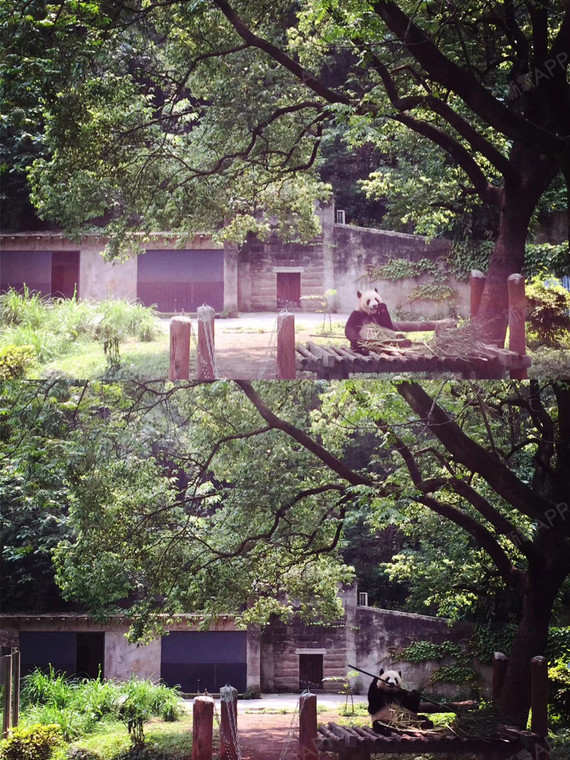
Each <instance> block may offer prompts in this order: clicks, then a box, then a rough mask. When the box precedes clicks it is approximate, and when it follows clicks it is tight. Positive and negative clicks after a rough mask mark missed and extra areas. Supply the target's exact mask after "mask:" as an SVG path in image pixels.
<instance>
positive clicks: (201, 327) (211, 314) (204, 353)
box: [197, 304, 216, 380]
mask: <svg viewBox="0 0 570 760" xmlns="http://www.w3.org/2000/svg"><path fill="white" fill-rule="evenodd" d="M197 313H198V358H197V363H198V367H197V370H198V371H197V378H198V380H214V378H215V377H216V374H215V372H214V363H215V353H214V352H215V342H214V320H215V318H216V312H215V310H214V309H212V307H211V306H207V305H206V304H203V305H202V306H198V309H197Z"/></svg>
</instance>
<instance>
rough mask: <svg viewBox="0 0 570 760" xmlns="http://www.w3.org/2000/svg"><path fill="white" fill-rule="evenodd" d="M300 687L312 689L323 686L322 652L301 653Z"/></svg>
mask: <svg viewBox="0 0 570 760" xmlns="http://www.w3.org/2000/svg"><path fill="white" fill-rule="evenodd" d="M299 688H300V689H309V690H311V691H314V690H315V689H322V688H323V655H322V654H300V655H299Z"/></svg>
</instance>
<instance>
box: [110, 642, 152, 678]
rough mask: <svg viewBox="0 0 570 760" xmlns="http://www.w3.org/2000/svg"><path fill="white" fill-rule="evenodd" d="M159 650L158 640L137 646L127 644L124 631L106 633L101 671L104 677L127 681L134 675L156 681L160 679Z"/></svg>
mask: <svg viewBox="0 0 570 760" xmlns="http://www.w3.org/2000/svg"><path fill="white" fill-rule="evenodd" d="M160 649H161V645H160V639H154V640H153V641H151V642H150V644H146V645H145V646H137V645H136V644H129V642H128V641H127V639H126V638H125V631H107V632H106V633H105V664H104V669H103V672H104V673H105V677H106V678H113V679H115V680H117V681H127V680H128V679H129V678H131V676H133V675H136V676H137V677H138V678H150V679H151V680H153V681H157V680H158V679H160V660H161V652H160Z"/></svg>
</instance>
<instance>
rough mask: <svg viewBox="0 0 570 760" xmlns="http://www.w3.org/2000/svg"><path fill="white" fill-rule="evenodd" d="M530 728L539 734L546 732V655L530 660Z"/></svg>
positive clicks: (542, 734) (544, 734)
mask: <svg viewBox="0 0 570 760" xmlns="http://www.w3.org/2000/svg"><path fill="white" fill-rule="evenodd" d="M530 688H531V697H530V708H531V710H532V717H531V724H530V725H531V730H532V731H533V732H534V733H535V734H540V736H547V734H548V712H547V707H548V663H547V661H546V657H533V658H532V660H531V661H530Z"/></svg>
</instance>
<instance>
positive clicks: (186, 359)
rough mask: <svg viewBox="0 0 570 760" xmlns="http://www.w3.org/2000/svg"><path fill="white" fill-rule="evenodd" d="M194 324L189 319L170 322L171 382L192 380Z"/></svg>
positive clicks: (169, 375)
mask: <svg viewBox="0 0 570 760" xmlns="http://www.w3.org/2000/svg"><path fill="white" fill-rule="evenodd" d="M191 330H192V322H191V321H190V319H189V318H188V317H172V319H171V320H170V370H169V372H168V379H169V380H188V379H189V378H190V333H191Z"/></svg>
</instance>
